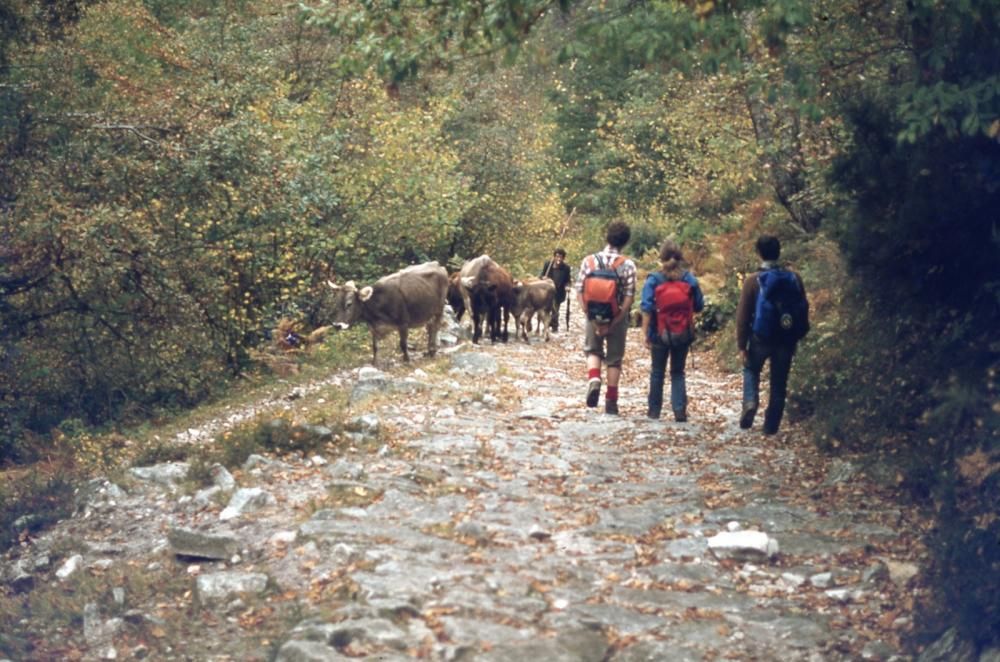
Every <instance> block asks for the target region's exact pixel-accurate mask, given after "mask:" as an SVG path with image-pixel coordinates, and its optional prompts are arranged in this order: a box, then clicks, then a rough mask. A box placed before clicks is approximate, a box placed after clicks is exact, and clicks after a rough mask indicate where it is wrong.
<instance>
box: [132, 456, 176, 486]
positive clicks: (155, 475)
mask: <svg viewBox="0 0 1000 662" xmlns="http://www.w3.org/2000/svg"><path fill="white" fill-rule="evenodd" d="M188 468H189V465H188V463H187V462H165V463H163V464H156V465H153V466H151V467H132V468H131V469H130V470H129V474H130V475H131V476H132V477H133V478H135V479H136V480H141V481H145V482H148V483H156V484H158V485H164V486H167V487H174V486H175V485H177V483H180V482H182V481H183V480H185V479H186V478H187V475H188Z"/></svg>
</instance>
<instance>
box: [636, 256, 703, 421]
mask: <svg viewBox="0 0 1000 662" xmlns="http://www.w3.org/2000/svg"><path fill="white" fill-rule="evenodd" d="M704 307H705V298H704V296H703V295H702V292H701V287H699V286H698V279H697V278H695V277H694V274H692V273H691V272H690V271H688V270H687V265H686V264H685V263H684V255H683V254H682V253H681V249H680V247H679V246H678V245H677V244H676V243H674V242H673V241H666V242H664V244H663V246H662V247H661V248H660V270H659V271H653V272H651V273H650V274H649V275H648V276H647V277H646V282H645V284H644V285H643V286H642V299H641V303H640V305H639V309H640V310H641V311H642V337H643V338H644V339H645V344H646V349H648V350H649V351H650V358H651V362H650V370H649V396H648V401H647V402H648V408H647V410H646V415H647V416H648V417H649V418H654V419H655V418H659V417H660V410H661V409H662V408H663V382H664V379H665V377H666V369H667V363H668V361H669V363H670V407H671V409H673V411H674V420H675V421H677V422H678V423H683V422H685V421H687V384H686V382H685V376H684V365H685V363H686V362H687V356H688V350H689V349H690V348H691V343H692V342H693V341H694V314H695V313H698V312H701V311H702V309H703V308H704Z"/></svg>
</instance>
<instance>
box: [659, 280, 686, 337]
mask: <svg viewBox="0 0 1000 662" xmlns="http://www.w3.org/2000/svg"><path fill="white" fill-rule="evenodd" d="M653 302H654V303H655V305H656V331H657V333H658V334H659V337H660V342H662V343H663V344H664V345H666V346H667V347H679V346H681V345H689V344H691V341H692V340H694V295H693V293H692V292H691V286H690V285H688V284H687V283H685V282H684V281H682V280H668V281H664V282H662V283H660V284H659V285H657V286H656V289H655V290H653Z"/></svg>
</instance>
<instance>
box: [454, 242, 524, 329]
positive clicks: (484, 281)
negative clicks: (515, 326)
mask: <svg viewBox="0 0 1000 662" xmlns="http://www.w3.org/2000/svg"><path fill="white" fill-rule="evenodd" d="M459 273H460V275H461V278H460V281H459V283H460V285H461V289H462V300H463V303H464V305H465V309H466V310H467V311H468V312H469V317H470V318H471V320H472V342H474V343H478V342H479V339H480V338H481V337H482V335H483V333H482V321H483V317H484V316H485V317H486V319H487V324H488V325H489V330H490V340H491V341H493V342H496V341H497V340H498V339H500V340H502V341H503V342H507V339H508V331H507V324H508V321H509V319H510V310H511V308H512V307H513V305H514V280H513V279H512V278H511V277H510V274H509V273H508V272H507V270H506V269H504V268H503V267H501V266H500V265H499V264H497V263H496V262H494V261H493V260H492V259H490V256H489V255H480V256H479V257H477V258H474V259H472V260H469V261H468V262H466V263H465V264H463V265H462V270H461V271H460V272H459ZM501 321H502V322H503V330H502V331H501Z"/></svg>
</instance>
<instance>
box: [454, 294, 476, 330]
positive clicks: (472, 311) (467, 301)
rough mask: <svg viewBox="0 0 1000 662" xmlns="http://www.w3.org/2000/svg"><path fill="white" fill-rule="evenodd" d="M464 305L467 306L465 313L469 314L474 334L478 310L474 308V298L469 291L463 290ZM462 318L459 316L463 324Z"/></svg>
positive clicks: (459, 320)
mask: <svg viewBox="0 0 1000 662" xmlns="http://www.w3.org/2000/svg"><path fill="white" fill-rule="evenodd" d="M462 305H463V306H465V312H467V313H469V323H470V324H472V328H473V332H474V331H475V327H476V319H475V317H476V309H475V308H473V307H472V298H471V297H470V296H469V293H468V291H466V289H465V288H464V287H463V288H462ZM461 321H462V316H461V315H459V316H458V322H459V323H461Z"/></svg>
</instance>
